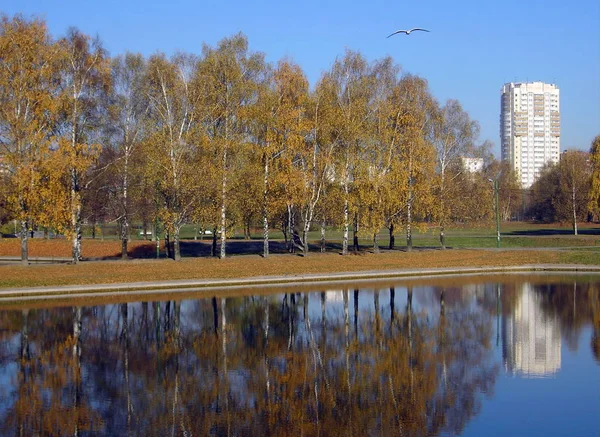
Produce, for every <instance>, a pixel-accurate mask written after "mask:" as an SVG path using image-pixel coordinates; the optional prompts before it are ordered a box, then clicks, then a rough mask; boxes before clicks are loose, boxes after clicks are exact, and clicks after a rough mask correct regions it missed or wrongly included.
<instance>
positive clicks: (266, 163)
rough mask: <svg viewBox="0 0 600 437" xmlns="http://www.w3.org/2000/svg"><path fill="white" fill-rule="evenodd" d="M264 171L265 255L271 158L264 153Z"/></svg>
mask: <svg viewBox="0 0 600 437" xmlns="http://www.w3.org/2000/svg"><path fill="white" fill-rule="evenodd" d="M263 163H264V173H263V208H262V213H263V257H264V258H267V257H268V256H269V211H268V201H269V159H268V157H267V154H266V153H265V154H264V155H263Z"/></svg>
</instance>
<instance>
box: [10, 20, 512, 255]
mask: <svg viewBox="0 0 600 437" xmlns="http://www.w3.org/2000/svg"><path fill="white" fill-rule="evenodd" d="M0 57H1V58H2V60H3V62H2V66H1V69H0V156H1V159H2V173H1V174H2V177H3V178H4V181H3V182H4V183H3V184H2V190H1V192H0V204H1V206H2V208H3V209H4V211H5V218H7V219H12V220H17V221H18V222H19V223H20V229H21V230H20V238H21V242H22V244H21V247H22V250H21V253H22V255H21V257H22V260H23V262H24V263H27V259H28V231H30V230H31V229H33V227H34V226H35V227H46V228H53V229H55V230H56V231H57V232H59V233H62V234H64V235H66V236H68V237H69V238H71V240H72V247H73V250H72V253H73V261H74V262H78V261H79V259H80V257H81V229H82V224H83V223H84V222H89V223H91V224H95V223H100V222H106V221H112V222H117V223H118V224H119V227H120V234H121V240H122V253H123V257H126V256H127V242H128V238H129V235H130V232H131V226H132V222H134V221H136V222H138V223H139V222H141V223H143V224H144V230H146V228H147V227H152V228H153V230H154V232H155V233H158V231H161V233H162V232H164V235H165V242H166V244H165V246H166V248H167V254H168V255H169V256H172V257H173V258H174V259H179V257H180V251H179V233H180V230H181V228H182V226H183V225H184V224H185V223H196V224H200V226H201V227H202V228H203V229H206V230H210V231H212V234H213V236H214V237H213V246H212V247H213V250H212V251H213V254H214V255H217V249H218V250H219V252H218V256H220V257H225V255H226V241H227V236H228V235H231V233H232V231H233V230H234V229H235V228H236V227H243V228H244V229H245V230H246V233H248V232H249V231H248V230H249V228H250V226H251V225H254V224H256V223H260V224H261V225H262V228H263V230H264V231H263V233H264V249H263V255H264V256H268V254H269V231H270V229H273V228H276V227H280V228H281V229H282V230H283V232H284V235H285V238H286V242H289V247H290V250H293V249H298V250H301V251H303V252H304V253H305V254H306V253H307V252H308V249H309V245H308V233H309V231H310V230H311V229H313V228H315V227H316V226H320V227H321V229H322V234H321V235H322V244H321V247H322V250H324V242H325V228H326V226H327V227H332V226H334V227H338V228H341V229H342V230H343V244H342V252H343V253H344V254H347V253H348V251H349V246H350V244H349V239H350V232H353V234H354V235H353V236H354V244H355V245H357V244H358V235H359V232H360V234H362V235H363V236H364V235H370V236H372V238H373V247H374V250H375V251H377V250H378V247H379V245H378V241H377V236H378V235H379V233H380V232H381V231H382V230H385V229H387V230H388V231H389V235H390V247H393V246H394V244H395V242H394V235H395V233H396V232H397V231H398V230H402V231H403V232H404V233H405V234H406V245H407V247H408V249H409V250H410V249H411V248H412V231H413V228H414V227H415V224H416V223H423V222H424V221H427V222H428V223H430V224H431V223H433V224H436V225H438V226H439V229H440V242H441V245H442V247H444V246H445V239H444V229H445V227H446V226H447V225H448V223H450V222H453V221H482V220H487V219H489V218H490V216H491V215H492V214H493V208H492V190H491V186H490V184H489V182H488V179H489V178H491V177H493V178H497V177H498V174H500V175H501V176H500V177H501V178H502V183H501V187H502V190H504V192H505V193H506V195H508V196H510V195H511V194H510V193H513V192H514V189H515V188H516V182H515V179H514V177H513V175H512V173H511V172H510V170H509V169H507V168H505V169H504V171H500V167H501V165H500V164H498V163H490V159H489V149H490V145H489V144H488V143H484V144H478V143H477V139H478V133H479V126H478V124H477V122H475V121H473V120H472V119H471V118H470V117H469V115H468V114H467V113H466V112H465V111H464V110H463V109H462V107H461V105H460V103H459V102H457V101H456V100H449V101H448V102H446V103H445V104H443V105H441V104H439V103H438V102H437V101H436V100H435V99H434V98H433V96H432V95H431V93H430V91H429V90H428V87H427V82H426V81H425V80H424V79H423V78H420V77H417V76H413V75H409V74H401V73H400V67H399V66H397V65H396V64H394V62H393V60H392V59H391V58H389V57H388V58H384V59H380V60H376V61H374V62H367V60H366V59H365V58H364V57H363V56H362V55H361V54H360V53H357V52H352V51H347V52H346V53H345V54H344V55H343V56H341V57H340V58H338V59H336V60H335V62H334V63H333V65H332V67H331V68H330V69H329V70H328V71H326V72H324V73H323V74H322V76H321V78H320V80H319V81H318V83H317V84H316V86H315V87H314V89H312V90H311V89H310V87H309V84H308V81H307V79H306V76H305V75H304V73H303V71H302V69H301V67H300V66H298V65H296V64H294V63H293V62H291V61H289V60H282V61H280V62H278V64H277V65H276V66H274V65H271V64H269V63H268V62H266V61H265V59H264V55H263V54H261V53H256V52H252V51H250V50H249V48H248V41H247V39H246V38H245V36H243V35H241V34H238V35H235V36H233V37H231V38H225V39H223V40H222V41H220V42H219V43H218V44H217V46H216V47H209V46H206V45H205V46H203V47H202V51H201V54H200V55H195V54H187V53H178V54H176V55H174V56H173V57H171V58H170V59H168V58H167V57H166V56H165V55H164V54H162V53H157V54H155V55H152V56H150V57H149V58H146V57H143V56H142V55H139V54H133V53H127V54H125V55H122V56H118V57H115V58H112V59H111V58H109V56H108V54H107V53H106V51H105V50H104V49H103V48H102V45H101V44H100V42H99V41H98V40H93V39H91V38H90V37H88V36H87V35H84V34H82V33H81V32H80V31H78V30H76V29H71V30H69V31H68V33H67V35H66V36H65V37H63V38H61V39H58V40H54V39H53V38H52V37H51V36H50V35H49V33H48V30H47V28H46V25H45V23H44V22H43V21H41V20H26V19H24V18H23V17H20V16H16V17H14V18H9V17H2V19H1V23H0ZM465 156H471V157H472V156H480V157H484V158H485V162H486V171H484V172H482V173H474V174H471V173H468V172H466V171H465V169H464V167H463V163H462V160H461V158H462V157H465ZM488 164H489V165H488ZM508 204H509V205H510V201H509V202H508ZM217 236H219V238H220V244H218V243H219V242H218V241H217Z"/></svg>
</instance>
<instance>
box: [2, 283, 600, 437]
mask: <svg viewBox="0 0 600 437" xmlns="http://www.w3.org/2000/svg"><path fill="white" fill-rule="evenodd" d="M568 286H569V287H572V285H568ZM552 287H554V288H552ZM552 287H550V288H546V289H543V290H542V289H540V288H539V287H538V288H536V290H538V291H539V292H540V293H541V294H542V295H543V297H542V308H543V309H544V311H545V312H548V313H551V312H555V313H556V317H558V319H559V320H560V323H561V324H562V325H563V326H564V327H563V329H562V332H563V333H564V335H565V336H566V338H571V337H572V338H576V337H577V336H576V335H575V334H576V332H577V330H578V329H580V328H581V327H582V326H584V325H586V324H588V323H589V324H593V326H594V331H593V332H594V334H593V338H592V349H593V350H594V353H595V354H596V357H598V341H599V340H598V338H599V337H600V301H599V300H598V292H597V290H596V289H593V287H592V286H587V285H586V286H584V285H580V284H578V285H577V286H576V291H577V292H576V293H575V294H574V295H573V294H572V293H571V294H570V295H569V296H568V298H567V297H565V296H567V295H566V293H563V292H561V289H560V287H562V286H559V285H554V286H552ZM565 287H567V285H565ZM497 289H498V288H497V286H496V285H490V286H488V287H485V288H484V289H482V290H479V291H476V292H472V291H468V290H465V289H452V288H435V289H423V288H420V289H414V290H413V288H412V287H408V288H405V287H403V288H391V289H389V290H381V291H378V290H374V291H363V290H340V291H337V292H320V293H302V294H297V293H288V294H284V295H271V296H262V297H253V296H249V297H240V298H212V299H203V300H195V301H185V302H178V301H169V302H153V303H150V304H148V303H129V304H118V305H108V306H103V307H93V308H81V307H77V308H73V309H50V310H22V311H18V312H17V311H4V312H0V323H1V325H0V327H1V330H0V333H1V335H2V340H3V342H4V346H3V348H2V350H1V352H2V355H1V359H2V362H0V372H3V375H2V378H3V380H10V381H11V384H10V387H8V388H5V390H7V391H6V393H3V396H4V394H6V397H5V398H6V401H3V403H2V404H0V419H1V426H2V428H1V429H0V431H1V432H0V433H1V434H2V435H7V436H29V435H81V436H84V435H128V436H129V435H132V436H133V435H143V436H165V435H219V436H220V435H222V436H229V435H277V436H280V435H281V436H286V435H289V436H300V435H303V436H355V435H386V436H388V435H389V436H391V435H399V436H435V435H440V434H445V435H446V434H449V435H455V434H460V433H461V432H462V431H463V430H464V429H465V426H466V425H467V424H468V422H469V421H470V420H471V419H472V418H473V417H474V416H475V415H476V414H477V413H478V411H479V409H480V404H481V400H482V398H483V397H484V396H485V395H490V394H491V393H492V392H493V388H494V384H495V381H496V377H497V375H498V372H499V366H498V364H497V363H495V362H494V359H493V348H494V347H495V345H496V338H495V333H494V327H495V326H496V320H497V319H498V317H499V313H498V311H502V312H503V313H506V314H509V313H510V311H511V305H514V302H515V299H516V298H515V297H514V296H515V295H516V293H517V291H515V290H511V288H510V287H505V288H504V289H503V291H502V293H501V294H500V295H498V294H497ZM351 293H352V297H353V299H351V298H350V295H351ZM382 293H387V295H388V296H389V300H382V299H380V296H381V295H382ZM413 295H414V296H413ZM415 299H417V303H415ZM500 301H501V302H500ZM387 302H389V304H387ZM498 320H499V319H498ZM570 341H572V340H570ZM11 363H12V364H13V365H12V366H11V365H10V364H11Z"/></svg>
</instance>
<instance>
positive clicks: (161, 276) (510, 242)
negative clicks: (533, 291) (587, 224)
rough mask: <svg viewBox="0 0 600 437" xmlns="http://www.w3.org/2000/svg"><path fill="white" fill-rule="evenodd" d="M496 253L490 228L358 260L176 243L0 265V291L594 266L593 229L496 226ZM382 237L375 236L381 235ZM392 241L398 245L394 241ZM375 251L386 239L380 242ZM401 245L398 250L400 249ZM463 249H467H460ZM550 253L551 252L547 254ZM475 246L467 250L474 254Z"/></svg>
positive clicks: (277, 245)
mask: <svg viewBox="0 0 600 437" xmlns="http://www.w3.org/2000/svg"><path fill="white" fill-rule="evenodd" d="M503 231H504V233H503V235H502V247H503V249H502V250H499V251H496V250H491V251H490V250H476V249H482V248H488V247H495V241H496V240H495V237H494V233H493V230H490V229H454V230H450V231H449V232H448V239H447V244H448V246H449V247H452V249H451V250H446V251H442V250H438V249H437V246H438V244H437V235H436V234H435V233H433V232H427V233H422V234H417V235H416V236H415V239H414V241H415V246H416V250H414V251H413V252H410V253H409V252H405V251H404V250H394V251H383V253H380V254H374V253H371V251H370V250H369V246H368V243H369V242H368V241H367V240H361V244H363V245H364V246H363V250H362V251H361V252H360V254H358V255H351V256H347V257H342V256H340V255H339V240H337V237H338V236H337V235H335V234H333V235H328V238H329V239H328V247H329V252H328V253H325V254H320V253H311V254H310V256H308V257H306V258H304V257H300V256H293V255H290V254H286V253H284V248H283V244H282V243H281V242H273V248H274V252H280V253H276V254H274V255H273V256H271V257H269V258H268V259H263V258H262V257H260V256H259V255H258V254H259V253H260V251H261V247H262V242H261V241H257V240H251V241H244V240H232V241H231V243H230V244H229V246H228V248H229V250H230V253H233V254H234V255H246V256H231V257H229V258H227V259H225V260H218V259H214V258H209V257H206V256H204V255H206V254H207V253H208V250H209V242H208V241H206V240H204V241H203V242H201V241H193V240H192V241H186V242H184V244H183V246H182V250H183V252H184V258H183V259H182V261H181V262H178V263H176V262H173V261H170V260H153V259H146V260H130V261H110V262H109V261H107V262H83V263H81V264H80V265H32V266H29V267H22V266H18V265H5V266H0V288H7V287H23V286H43V285H66V284H100V283H116V282H137V281H162V280H169V279H233V278H244V277H253V276H266V275H298V274H311V273H312V274H314V273H333V272H357V271H368V270H391V269H411V268H412V269H414V268H437V267H486V266H513V265H524V264H589V265H600V248H599V246H600V228H598V227H593V228H586V229H583V230H582V235H580V236H572V235H568V232H569V231H568V229H566V228H562V229H561V228H558V227H551V226H539V225H538V226H533V225H527V224H515V225H512V226H511V227H508V226H504V228H503ZM382 237H383V235H382ZM396 241H397V243H399V244H402V243H403V240H402V239H401V238H398V237H397V240H396ZM30 244H31V249H30V250H31V256H32V257H46V256H50V257H68V256H69V254H70V245H69V242H68V241H65V240H60V239H56V240H41V239H34V240H31V242H30ZM380 244H381V247H382V248H383V247H385V245H386V244H387V241H385V240H384V239H383V238H382V241H381V242H380ZM400 247H402V246H400ZM130 248H131V252H130V253H131V255H133V256H135V257H137V258H152V257H153V256H154V253H155V249H154V243H152V242H149V241H148V242H144V241H132V243H131V246H130ZM465 248H468V250H467V249H465ZM551 248H552V249H551ZM474 249H475V250H474ZM18 250H19V245H18V240H16V239H3V240H0V256H17V255H18V253H19V252H18ZM119 250H120V246H119V242H118V241H116V240H108V239H105V240H104V241H101V240H89V239H86V240H84V242H83V256H84V257H87V258H93V259H111V258H116V257H118V254H119Z"/></svg>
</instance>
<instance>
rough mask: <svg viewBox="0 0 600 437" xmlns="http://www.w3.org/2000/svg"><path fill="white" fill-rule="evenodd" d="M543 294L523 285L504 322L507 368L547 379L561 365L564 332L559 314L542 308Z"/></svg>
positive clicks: (530, 286) (522, 374)
mask: <svg viewBox="0 0 600 437" xmlns="http://www.w3.org/2000/svg"><path fill="white" fill-rule="evenodd" d="M540 299H541V296H540V295H539V294H538V293H536V292H535V291H534V289H533V286H532V285H531V284H529V283H524V284H522V285H521V293H520V295H518V296H517V298H516V302H515V305H514V309H513V311H512V313H511V314H510V315H508V316H505V317H504V320H503V323H502V344H503V346H502V356H503V359H504V369H505V370H506V372H507V373H509V374H511V375H519V376H522V377H524V378H544V377H550V376H552V375H554V374H556V373H557V372H558V371H559V370H560V366H561V334H560V325H559V321H558V319H557V317H556V316H554V315H550V314H548V313H546V312H544V311H542V308H541V302H540Z"/></svg>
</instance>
